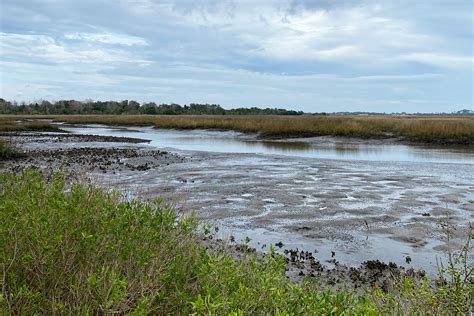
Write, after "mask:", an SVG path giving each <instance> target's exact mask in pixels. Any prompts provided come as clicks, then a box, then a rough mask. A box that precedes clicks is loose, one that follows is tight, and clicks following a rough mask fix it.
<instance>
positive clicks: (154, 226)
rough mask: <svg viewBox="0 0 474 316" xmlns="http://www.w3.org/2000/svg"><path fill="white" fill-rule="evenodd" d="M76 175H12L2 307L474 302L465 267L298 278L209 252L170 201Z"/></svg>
mask: <svg viewBox="0 0 474 316" xmlns="http://www.w3.org/2000/svg"><path fill="white" fill-rule="evenodd" d="M65 179H66V177H65V176H63V175H61V174H57V175H55V176H54V177H52V178H51V179H49V180H45V179H44V178H43V177H42V176H41V174H40V173H39V172H37V171H33V170H25V171H23V173H22V174H20V175H14V174H1V175H0V219H1V220H0V273H1V275H0V276H1V278H0V280H1V282H2V283H1V284H0V286H1V294H0V314H27V315H30V314H69V313H73V314H109V313H110V314H111V313H130V314H135V315H142V314H149V313H153V314H189V313H196V314H207V315H209V314H230V315H243V314H278V315H284V314H295V315H296V314H298V315H299V314H315V315H319V314H332V315H340V314H368V315H377V314H387V313H389V314H392V313H403V314H405V313H411V314H459V313H467V312H468V311H469V309H470V307H471V304H472V294H473V289H474V288H473V285H472V279H469V278H468V279H467V281H466V279H462V278H461V277H459V278H457V276H459V275H460V274H459V273H458V271H457V270H456V269H451V270H450V271H449V272H450V273H451V274H452V275H453V276H455V278H453V279H445V280H443V282H441V283H440V284H439V285H438V286H437V287H433V286H430V285H429V282H428V280H427V279H425V280H423V281H421V282H415V281H413V280H412V279H409V278H405V279H402V280H400V282H399V283H397V284H395V285H394V289H393V291H391V292H389V293H385V292H382V291H381V290H379V289H377V288H374V289H370V290H368V291H367V292H365V293H362V294H356V293H355V292H354V291H351V290H342V291H338V292H333V291H330V290H322V288H321V287H319V285H318V283H317V282H314V281H311V280H310V279H308V280H307V281H305V282H303V283H302V284H291V283H290V282H289V281H288V279H287V278H286V277H285V264H284V260H283V258H282V257H280V256H278V255H275V254H273V255H272V254H271V255H268V256H267V255H256V254H254V253H246V254H245V255H244V258H243V259H241V260H236V259H233V258H231V257H229V256H227V255H225V254H222V253H215V252H214V253H210V252H208V251H206V249H205V248H204V247H202V246H200V245H199V243H197V242H196V241H197V240H198V233H197V230H196V224H195V222H194V220H193V218H192V217H180V216H178V214H177V213H176V212H175V211H174V210H173V209H172V208H170V207H168V206H166V205H164V204H163V203H162V202H161V201H160V200H157V201H155V202H154V203H141V202H139V201H134V200H132V201H122V200H121V199H120V197H119V195H118V194H117V193H114V192H105V191H103V190H101V189H98V188H95V187H93V186H91V185H85V184H79V183H75V184H66V181H65ZM461 280H464V281H461Z"/></svg>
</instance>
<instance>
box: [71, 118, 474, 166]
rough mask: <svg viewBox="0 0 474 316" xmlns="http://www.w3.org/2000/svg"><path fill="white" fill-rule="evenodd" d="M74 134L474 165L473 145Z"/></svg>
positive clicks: (230, 149)
mask: <svg viewBox="0 0 474 316" xmlns="http://www.w3.org/2000/svg"><path fill="white" fill-rule="evenodd" d="M62 128H63V129H65V130H68V131H70V132H74V133H83V134H89V135H106V136H123V137H136V138H143V139H148V140H150V141H151V142H150V145H152V146H156V147H160V148H165V147H170V148H175V149H178V150H192V151H208V152H221V153H255V154H273V155H288V156H297V157H308V158H325V159H345V160H371V161H412V162H440V163H464V164H474V146H446V147H443V146H408V145H401V144H387V145H381V144H366V143H349V142H348V143H344V142H340V141H338V142H334V143H330V142H324V143H314V142H313V143H311V142H302V141H257V140H249V139H248V138H245V137H242V134H240V133H237V132H229V131H207V130H186V131H182V130H163V129H153V128H151V127H134V128H132V129H128V128H126V127H120V128H110V127H106V126H97V125H94V126H90V127H70V126H68V127H62Z"/></svg>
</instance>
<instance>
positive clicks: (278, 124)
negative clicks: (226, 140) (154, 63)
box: [49, 115, 474, 144]
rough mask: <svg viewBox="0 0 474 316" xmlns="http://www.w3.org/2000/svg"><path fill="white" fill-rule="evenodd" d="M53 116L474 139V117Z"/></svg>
mask: <svg viewBox="0 0 474 316" xmlns="http://www.w3.org/2000/svg"><path fill="white" fill-rule="evenodd" d="M49 118H54V119H56V120H60V121H65V122H69V123H99V124H108V125H137V126H139V125H152V126H155V127H156V128H176V129H198V128H199V129H218V130H234V131H240V132H253V133H259V134H260V135H261V136H262V137H268V138H281V137H305V136H325V135H331V136H345V137H361V138H388V137H401V138H404V139H406V140H409V141H417V142H426V143H457V144H472V143H474V117H411V116H398V117H397V116H393V117H387V116H368V117H360V116H359V117H358V116H271V115H268V116H222V115H213V116H206V115H197V116H186V115H181V116H151V115H63V116H49Z"/></svg>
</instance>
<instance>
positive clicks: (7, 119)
mask: <svg viewBox="0 0 474 316" xmlns="http://www.w3.org/2000/svg"><path fill="white" fill-rule="evenodd" d="M18 119H19V117H16V116H6V115H5V116H0V132H24V131H33V132H34V131H38V132H40V131H41V132H59V131H61V129H59V128H58V127H57V126H54V125H51V124H49V123H48V122H41V121H22V120H18Z"/></svg>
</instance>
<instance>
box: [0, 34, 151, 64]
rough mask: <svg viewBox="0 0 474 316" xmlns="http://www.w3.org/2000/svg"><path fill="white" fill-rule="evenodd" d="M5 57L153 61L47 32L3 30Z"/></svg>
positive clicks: (78, 61) (76, 61)
mask: <svg viewBox="0 0 474 316" xmlns="http://www.w3.org/2000/svg"><path fill="white" fill-rule="evenodd" d="M0 51H1V52H2V55H3V58H6V59H9V60H17V61H18V60H21V61H24V62H48V63H52V64H71V65H76V66H80V65H82V64H86V65H88V66H92V67H94V68H96V67H95V66H97V67H98V68H101V67H103V66H110V65H117V64H127V63H132V64H149V63H150V62H149V61H147V60H145V59H141V58H140V56H134V55H133V54H132V53H131V52H129V51H126V50H122V49H118V48H104V47H100V46H94V45H67V43H63V42H61V41H58V40H55V39H54V38H52V37H51V36H47V35H32V34H14V33H0Z"/></svg>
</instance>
